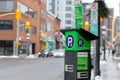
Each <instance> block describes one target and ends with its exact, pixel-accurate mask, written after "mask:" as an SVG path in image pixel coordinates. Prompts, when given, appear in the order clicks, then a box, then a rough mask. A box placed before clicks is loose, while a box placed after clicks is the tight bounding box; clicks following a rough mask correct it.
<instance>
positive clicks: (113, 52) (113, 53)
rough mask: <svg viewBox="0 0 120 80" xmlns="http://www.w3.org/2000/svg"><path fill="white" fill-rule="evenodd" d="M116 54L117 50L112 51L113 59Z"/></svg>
mask: <svg viewBox="0 0 120 80" xmlns="http://www.w3.org/2000/svg"><path fill="white" fill-rule="evenodd" d="M115 52H116V51H115V49H113V50H112V57H114V55H115Z"/></svg>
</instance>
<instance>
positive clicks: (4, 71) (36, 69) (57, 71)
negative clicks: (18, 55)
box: [0, 58, 64, 80]
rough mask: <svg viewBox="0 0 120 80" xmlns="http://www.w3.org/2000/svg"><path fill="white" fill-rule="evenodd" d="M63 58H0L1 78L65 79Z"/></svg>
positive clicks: (17, 79)
mask: <svg viewBox="0 0 120 80" xmlns="http://www.w3.org/2000/svg"><path fill="white" fill-rule="evenodd" d="M63 76H64V59H63V58H37V59H0V79H1V80H63Z"/></svg>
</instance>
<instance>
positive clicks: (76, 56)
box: [61, 28, 98, 80]
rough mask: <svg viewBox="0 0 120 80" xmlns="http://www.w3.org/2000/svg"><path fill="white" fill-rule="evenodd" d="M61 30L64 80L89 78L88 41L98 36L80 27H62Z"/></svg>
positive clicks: (89, 43)
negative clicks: (63, 42) (63, 45)
mask: <svg viewBox="0 0 120 80" xmlns="http://www.w3.org/2000/svg"><path fill="white" fill-rule="evenodd" d="M61 32H62V33H63V34H64V35H65V39H66V40H65V44H66V46H65V65H64V72H65V73H64V74H65V75H64V80H90V76H91V60H90V47H91V42H90V41H91V40H94V39H97V38H98V37H97V36H95V35H93V34H91V33H90V32H88V31H86V30H84V29H82V28H80V29H76V28H75V29H64V30H61Z"/></svg>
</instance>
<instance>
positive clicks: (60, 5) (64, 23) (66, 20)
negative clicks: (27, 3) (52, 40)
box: [47, 0, 74, 29]
mask: <svg viewBox="0 0 120 80" xmlns="http://www.w3.org/2000/svg"><path fill="white" fill-rule="evenodd" d="M47 10H48V11H49V12H51V13H53V14H54V15H56V16H57V17H58V18H60V19H61V26H60V28H61V29H66V28H74V0H48V3H47Z"/></svg>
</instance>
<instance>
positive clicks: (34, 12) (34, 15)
mask: <svg viewBox="0 0 120 80" xmlns="http://www.w3.org/2000/svg"><path fill="white" fill-rule="evenodd" d="M29 14H30V16H31V17H32V18H36V11H34V10H33V9H29Z"/></svg>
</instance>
